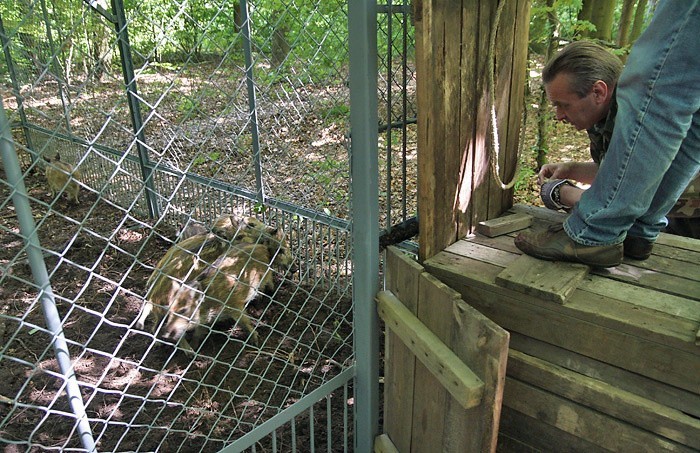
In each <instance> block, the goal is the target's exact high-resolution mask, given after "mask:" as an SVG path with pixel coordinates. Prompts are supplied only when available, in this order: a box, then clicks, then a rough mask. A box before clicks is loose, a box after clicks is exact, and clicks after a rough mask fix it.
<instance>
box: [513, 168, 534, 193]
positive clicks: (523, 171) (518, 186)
mask: <svg viewBox="0 0 700 453" xmlns="http://www.w3.org/2000/svg"><path fill="white" fill-rule="evenodd" d="M535 174H536V173H535V170H533V169H532V168H530V167H527V166H524V165H522V166H521V167H520V170H519V171H518V179H516V181H515V191H516V192H520V191H522V190H524V189H525V188H527V186H528V184H529V183H530V181H531V180H532V178H533V177H534V176H535Z"/></svg>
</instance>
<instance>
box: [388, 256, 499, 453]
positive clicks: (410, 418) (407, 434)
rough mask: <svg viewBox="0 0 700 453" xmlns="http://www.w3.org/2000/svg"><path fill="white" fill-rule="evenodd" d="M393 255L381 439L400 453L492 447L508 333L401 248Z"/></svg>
mask: <svg viewBox="0 0 700 453" xmlns="http://www.w3.org/2000/svg"><path fill="white" fill-rule="evenodd" d="M386 257H387V260H386V261H387V278H386V282H387V291H386V292H382V293H380V294H379V295H378V297H377V302H378V308H379V315H380V317H381V318H382V319H383V320H384V322H385V325H386V328H387V329H386V330H387V331H386V338H385V349H386V356H385V376H386V380H385V387H384V400H385V402H384V407H385V415H384V432H385V433H386V438H384V439H382V442H383V443H384V444H390V445H393V447H395V448H396V449H397V450H398V451H400V452H412V451H413V452H422V451H425V452H426V453H430V452H437V451H440V452H450V451H452V452H470V451H490V450H493V449H494V448H495V446H496V440H497V435H498V421H499V414H500V408H501V398H502V395H503V383H504V380H505V364H506V354H507V353H508V333H507V332H506V331H505V330H503V329H502V328H500V327H498V326H497V325H496V324H494V323H493V322H492V321H490V320H488V319H487V318H486V317H485V316H483V315H481V314H480V313H479V312H477V311H476V310H474V309H473V308H472V307H470V306H468V305H467V304H465V303H464V302H463V301H462V300H460V296H459V294H457V293H456V292H455V291H454V290H452V289H450V288H448V287H447V286H445V284H443V283H441V282H440V281H438V280H437V279H436V278H435V277H433V276H431V275H430V274H428V273H426V272H424V270H423V268H422V267H421V266H420V265H419V264H418V263H416V262H415V261H413V259H412V258H409V257H406V256H403V255H402V254H401V252H400V251H398V250H397V249H395V248H394V247H390V248H389V249H388V251H387V255H386ZM433 332H434V333H433ZM467 427H468V428H467ZM377 449H378V450H381V451H391V450H390V449H387V448H386V446H384V447H383V448H380V447H378V448H377Z"/></svg>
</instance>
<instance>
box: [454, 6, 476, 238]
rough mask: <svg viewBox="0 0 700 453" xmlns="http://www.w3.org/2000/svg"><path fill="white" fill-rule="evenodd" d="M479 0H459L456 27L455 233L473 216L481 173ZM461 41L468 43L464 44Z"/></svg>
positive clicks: (469, 226)
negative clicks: (458, 50)
mask: <svg viewBox="0 0 700 453" xmlns="http://www.w3.org/2000/svg"><path fill="white" fill-rule="evenodd" d="M478 8H479V0H463V1H462V8H461V11H460V19H461V21H462V26H461V30H460V35H459V36H460V42H461V43H462V46H461V47H462V53H461V55H460V61H461V62H463V63H462V64H461V66H460V74H459V80H460V82H461V85H460V90H461V92H460V112H459V118H460V121H459V137H460V143H459V149H461V150H463V152H462V154H461V156H460V159H459V160H457V161H455V163H459V167H458V171H459V177H458V178H459V184H458V185H457V187H456V190H455V194H456V196H455V205H456V206H455V207H456V215H455V217H456V220H457V227H458V236H457V237H462V236H464V235H465V234H466V233H467V232H469V231H470V230H471V229H472V227H473V224H472V219H473V218H474V212H475V209H474V203H473V200H474V188H475V187H476V186H477V185H478V181H479V180H480V179H481V177H482V176H483V169H482V168H480V167H478V166H477V159H476V152H475V150H476V149H477V139H479V138H480V137H479V136H478V134H477V132H476V129H477V122H478V121H479V118H478V116H477V108H478V105H479V102H480V98H479V96H481V92H480V91H478V90H477V83H479V79H480V77H482V76H480V73H479V72H478V71H476V70H475V68H476V62H477V61H478V59H479V54H478V52H477V47H476V46H475V45H472V44H471V43H475V42H478V40H479V14H476V13H475V11H478ZM464 43H470V44H468V45H465V44H464Z"/></svg>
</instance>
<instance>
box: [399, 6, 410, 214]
mask: <svg viewBox="0 0 700 453" xmlns="http://www.w3.org/2000/svg"><path fill="white" fill-rule="evenodd" d="M407 2H408V0H403V11H402V14H403V16H402V17H403V47H402V49H401V50H402V54H403V55H402V61H401V65H402V66H401V67H402V79H401V93H402V96H403V99H402V100H401V104H402V110H401V133H402V134H403V138H402V141H401V161H402V167H401V169H402V173H401V176H402V180H403V181H402V184H401V200H402V202H401V205H402V209H401V214H402V215H401V220H402V221H403V220H406V219H408V213H407V212H406V201H407V196H408V194H407V190H406V185H407V184H408V165H407V163H406V148H408V137H407V132H408V128H407V127H406V126H407V124H406V123H407V117H408V73H407V71H408V22H409V21H410V15H409V13H408V11H407V9H408V4H407Z"/></svg>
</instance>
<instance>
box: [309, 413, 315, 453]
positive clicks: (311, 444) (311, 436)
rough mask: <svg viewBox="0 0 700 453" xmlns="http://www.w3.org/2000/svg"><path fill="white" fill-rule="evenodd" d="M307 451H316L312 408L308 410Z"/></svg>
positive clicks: (312, 452)
mask: <svg viewBox="0 0 700 453" xmlns="http://www.w3.org/2000/svg"><path fill="white" fill-rule="evenodd" d="M309 450H310V451H311V453H314V452H315V451H316V429H315V428H314V407H313V406H311V407H310V408H309Z"/></svg>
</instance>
